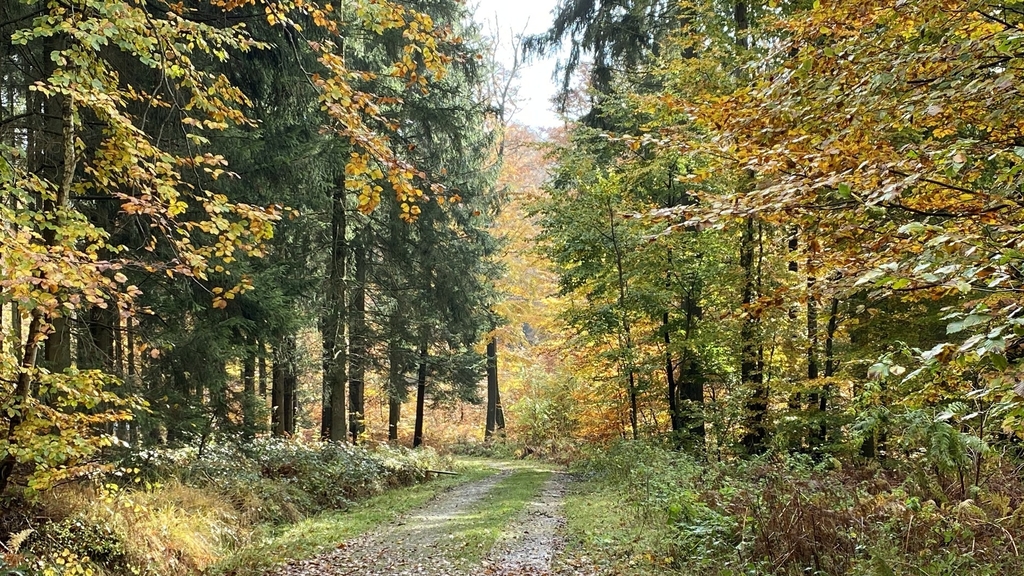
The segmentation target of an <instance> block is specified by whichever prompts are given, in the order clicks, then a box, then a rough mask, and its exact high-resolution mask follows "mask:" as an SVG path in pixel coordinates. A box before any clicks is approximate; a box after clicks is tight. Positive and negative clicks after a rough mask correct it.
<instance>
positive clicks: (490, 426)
mask: <svg viewBox="0 0 1024 576" xmlns="http://www.w3.org/2000/svg"><path fill="white" fill-rule="evenodd" d="M504 430H505V414H504V412H503V410H502V407H501V391H500V389H499V387H498V339H497V338H495V337H493V336H492V337H491V339H490V341H488V342H487V426H486V428H485V430H484V437H485V438H490V437H492V436H494V435H495V434H500V433H502V432H503V431H504Z"/></svg>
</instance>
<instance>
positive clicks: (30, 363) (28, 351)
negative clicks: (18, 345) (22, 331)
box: [0, 310, 43, 495]
mask: <svg viewBox="0 0 1024 576" xmlns="http://www.w3.org/2000/svg"><path fill="white" fill-rule="evenodd" d="M42 320H43V316H42V313H41V312H39V311H38V310H34V311H33V312H32V321H31V322H30V323H29V327H28V339H27V340H26V342H25V355H24V356H23V357H22V358H21V368H22V370H21V373H20V374H19V375H18V380H17V382H16V384H15V387H14V396H13V398H12V400H13V403H12V405H13V406H14V407H15V410H14V412H13V413H12V414H11V415H10V419H9V422H8V426H7V442H8V443H9V444H11V445H14V446H16V445H17V444H16V441H17V439H16V435H15V434H16V432H17V430H18V427H19V426H21V423H22V415H23V410H24V409H23V408H22V407H23V406H25V405H27V404H28V402H29V401H30V397H29V394H30V393H31V390H32V374H33V372H34V370H35V366H36V356H37V352H38V350H39V341H40V340H41V339H42V338H43V321H42ZM15 464H17V458H16V457H15V456H14V454H13V451H10V450H8V451H7V454H6V455H5V456H4V457H3V458H2V459H0V495H2V494H3V493H4V490H5V489H6V488H7V483H8V482H9V481H10V479H11V475H12V474H13V473H14V466H15Z"/></svg>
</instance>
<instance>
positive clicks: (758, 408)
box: [740, 216, 768, 454]
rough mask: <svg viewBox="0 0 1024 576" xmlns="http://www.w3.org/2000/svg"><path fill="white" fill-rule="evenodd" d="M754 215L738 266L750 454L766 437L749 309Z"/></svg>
mask: <svg viewBox="0 0 1024 576" xmlns="http://www.w3.org/2000/svg"><path fill="white" fill-rule="evenodd" d="M756 228H757V227H756V225H755V222H754V217H753V216H748V217H747V219H746V223H745V225H744V229H743V236H742V238H741V239H740V268H742V270H743V296H742V298H743V300H742V302H743V310H744V317H743V323H742V325H741V326H740V346H741V351H740V354H741V359H740V381H741V382H742V383H743V385H744V386H745V387H746V388H747V389H748V390H749V394H750V396H749V398H748V399H747V404H746V410H747V415H746V428H747V429H746V432H745V434H744V436H743V440H742V443H743V446H744V448H746V450H747V452H748V453H750V454H760V453H762V452H764V450H765V448H766V442H767V440H768V426H767V420H768V388H767V386H765V384H764V374H763V362H764V361H763V357H764V352H763V349H762V347H761V345H760V334H759V333H758V332H759V325H760V319H759V318H758V316H757V314H756V313H755V312H754V311H753V310H752V309H751V308H752V305H753V303H754V300H755V299H756V298H757V292H758V291H757V285H758V278H757V276H758V275H757V268H756V266H757V264H758V263H757V262H756V260H757V258H756V254H755V253H756V251H757V235H756Z"/></svg>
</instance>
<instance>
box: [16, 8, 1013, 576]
mask: <svg viewBox="0 0 1024 576" xmlns="http://www.w3.org/2000/svg"><path fill="white" fill-rule="evenodd" d="M553 16H554V18H553V22H552V24H551V28H550V30H549V31H548V32H547V33H545V34H541V35H537V36H530V37H526V38H523V39H522V55H523V57H524V58H529V57H533V56H537V55H544V54H551V53H559V54H561V55H562V57H563V58H564V61H563V62H562V66H561V69H560V70H561V72H562V74H561V76H560V81H561V82H562V93H561V95H560V97H559V102H558V106H559V109H560V111H561V112H562V113H563V114H564V118H565V124H564V127H562V128H560V129H558V130H552V131H549V132H547V133H544V134H539V133H536V132H533V131H530V130H529V129H527V128H524V127H522V126H517V125H515V124H513V123H511V122H510V121H509V120H508V116H509V110H511V109H512V108H513V107H514V97H515V91H514V90H513V89H512V88H511V87H512V86H513V85H514V80H515V76H516V69H515V65H513V67H512V68H511V69H503V68H502V67H501V66H499V65H498V64H496V63H495V62H494V58H493V54H492V53H491V52H492V50H493V47H492V45H491V44H490V40H489V39H488V38H485V37H483V35H482V34H481V32H480V30H478V28H477V26H476V25H475V24H474V23H473V20H472V15H471V13H470V10H469V8H468V7H467V6H466V5H464V4H462V3H460V2H458V1H456V0H451V1H440V2H438V1H434V2H421V3H416V2H392V1H390V0H373V1H365V2H364V1H361V0H360V1H356V2H348V3H345V4H343V5H339V4H334V3H325V2H308V1H305V0H286V1H283V2H264V1H258V0H204V1H198V0H197V1H188V0H187V1H183V2H178V3H171V2H166V1H145V2H144V1H136V0H125V1H112V0H73V1H65V0H60V1H58V0H48V1H45V2H41V1H36V0H20V1H16V2H15V1H11V2H5V3H4V4H3V5H2V6H0V36H3V38H4V43H3V44H2V50H0V77H2V79H3V80H2V83H0V182H2V183H0V186H2V190H3V196H2V203H0V226H2V234H3V237H2V239H3V241H2V243H0V268H2V275H0V306H2V309H0V318H2V321H0V329H2V332H3V345H2V352H0V381H2V388H0V498H2V499H3V502H4V503H5V510H7V511H10V513H6V512H5V516H4V518H5V520H4V525H3V526H0V537H3V538H0V540H4V541H7V542H8V544H10V541H11V540H10V539H11V538H12V537H14V536H17V535H19V534H24V536H22V537H20V539H19V540H18V545H5V549H6V553H7V554H9V555H11V557H15V556H18V550H17V549H18V548H19V547H20V545H21V543H22V542H21V540H23V539H24V538H29V535H28V532H26V531H25V530H26V529H28V530H32V531H35V530H36V529H37V528H38V527H37V526H35V527H29V526H28V524H31V522H28V523H27V520H26V519H27V518H29V517H30V516H31V515H32V514H34V513H31V512H26V511H28V510H33V509H36V508H33V507H39V506H42V507H43V508H44V509H45V507H46V506H47V505H48V504H46V503H47V502H48V501H49V502H50V504H49V505H51V509H52V502H53V501H54V500H59V499H60V498H58V497H57V496H55V495H57V494H61V490H68V489H72V488H69V487H74V488H73V489H75V490H93V489H98V490H106V488H95V487H93V488H87V486H94V485H95V486H106V485H107V483H108V482H112V483H113V484H112V485H115V486H116V485H118V483H119V482H127V483H129V484H130V483H131V482H133V481H138V482H139V483H142V481H143V480H146V481H147V482H148V481H149V480H154V481H155V480H156V478H155V477H154V478H151V479H147V476H146V475H147V474H151V473H152V474H156V475H167V474H179V472H180V470H181V469H187V468H188V466H195V465H196V462H202V461H203V460H204V457H206V458H207V459H209V458H213V459H214V460H215V461H216V459H217V458H224V459H225V460H226V461H231V460H232V459H233V458H237V459H239V460H238V461H239V462H241V461H243V460H244V461H245V462H250V460H246V459H251V463H252V466H254V468H253V470H258V471H260V472H259V473H260V474H261V475H262V477H265V478H271V479H278V480H279V479H281V478H285V479H290V478H294V477H297V475H299V474H300V472H299V470H298V469H299V468H301V466H300V465H299V464H300V463H301V462H306V463H307V464H309V463H310V462H314V461H315V462H320V464H316V466H321V465H322V466H324V468H319V469H317V468H315V466H314V467H313V468H312V469H311V470H312V471H311V472H309V473H310V474H312V475H314V476H315V475H316V474H326V475H329V474H335V473H340V472H337V470H338V469H336V468H331V467H332V466H342V467H344V466H349V464H345V463H346V462H348V463H351V461H350V460H347V458H356V456H354V455H355V454H359V456H358V458H363V459H365V460H360V462H363V464H365V466H366V467H367V468H366V470H372V473H371V472H367V473H366V474H367V476H366V478H370V477H371V476H373V477H376V476H374V475H376V474H378V473H380V474H384V472H381V471H382V470H390V469H389V468H388V467H387V466H388V465H386V462H388V461H391V460H388V459H389V458H391V459H394V461H401V462H403V464H401V465H400V466H399V465H397V464H396V466H397V468H395V469H394V470H392V472H389V473H388V474H392V475H391V476H387V477H388V478H390V480H388V481H387V482H384V483H383V484H373V485H374V486H375V487H374V488H370V487H368V486H369V485H370V484H367V485H366V486H364V485H363V484H359V482H363V481H364V478H363V477H362V476H359V477H358V478H359V480H358V482H356V483H355V484H353V485H357V486H360V487H359V488H358V489H356V488H353V489H352V490H351V493H349V494H346V498H348V497H349V496H351V497H353V498H355V497H356V496H365V495H367V494H370V493H374V492H376V491H378V489H383V487H384V485H385V484H387V483H388V482H394V483H408V482H413V481H414V480H417V479H422V477H421V476H425V472H424V471H425V470H426V469H427V468H428V467H430V466H435V467H436V466H438V465H439V462H437V461H433V460H431V458H435V457H437V456H436V453H435V452H419V453H412V452H407V451H402V450H398V449H397V448H388V449H383V448H382V450H395V452H393V453H391V452H388V453H386V454H385V455H384V456H381V455H380V454H378V453H375V452H373V450H372V446H374V445H376V444H377V443H379V442H388V443H390V444H392V445H394V446H397V445H407V446H409V447H412V448H416V447H420V446H421V445H423V444H424V443H426V444H427V445H429V446H432V447H434V448H439V449H441V450H442V451H453V450H454V451H456V452H463V453H476V452H489V453H492V454H493V453H495V452H499V453H502V454H505V455H513V454H514V455H517V456H528V455H530V456H539V457H546V458H551V459H555V460H558V461H561V462H573V463H576V465H578V466H579V467H580V469H581V470H587V471H588V474H589V476H588V478H591V480H592V481H593V482H596V484H593V485H592V486H591V488H592V490H593V493H592V494H591V497H592V499H593V500H594V501H598V502H599V501H601V498H606V499H608V501H614V500H615V499H616V498H620V497H622V495H625V497H627V498H628V499H629V501H630V502H632V503H633V504H635V506H634V507H632V508H631V512H630V513H632V514H635V515H638V516H639V517H642V518H645V519H654V521H653V522H652V524H653V525H654V526H657V528H654V527H650V528H648V529H646V531H645V533H644V535H643V537H632V539H631V540H630V538H631V537H623V541H624V542H625V541H629V542H632V544H630V545H629V546H634V547H636V546H641V547H644V552H643V554H646V556H643V554H641V553H640V552H638V551H637V550H636V549H634V548H629V546H627V545H626V544H623V546H625V548H623V550H625V551H623V552H622V554H623V555H638V556H642V557H644V558H646V561H647V562H648V563H649V564H651V565H653V566H656V567H659V569H665V570H668V569H675V570H680V571H684V572H683V573H709V574H740V573H779V574H788V573H798V572H799V573H816V574H846V573H858V574H860V573H863V574H868V573H882V574H896V573H899V574H903V573H907V574H911V573H915V574H916V573H926V574H947V573H954V572H955V571H957V570H971V571H972V573H978V574H982V573H1015V571H1019V570H1022V569H1024V568H1022V565H1024V564H1022V562H1021V561H1020V559H1019V554H1018V551H1017V545H1016V541H1015V537H1014V534H1019V533H1020V529H1021V528H1022V526H1021V523H1022V522H1024V520H1022V518H1024V516H1022V514H1024V512H1022V511H1024V507H1022V506H1024V486H1022V485H1021V476H1020V470H1021V467H1020V465H1021V461H1020V458H1021V454H1020V449H1021V448H1020V437H1021V436H1020V434H1021V430H1022V422H1021V420H1022V417H1024V402H1022V399H1024V388H1022V384H1021V382H1022V377H1021V368H1020V359H1021V357H1024V351H1022V350H1024V339H1022V338H1024V318H1022V315H1021V312H1022V308H1021V299H1020V292H1021V290H1022V283H1024V277H1022V272H1021V267H1022V265H1024V264H1022V260H1024V256H1022V254H1024V252H1022V247H1021V245H1020V244H1021V238H1022V234H1021V232H1022V225H1024V224H1022V217H1024V211H1022V206H1024V181H1022V174H1021V171H1022V168H1024V110H1022V109H1021V105H1020V102H1022V101H1024V100H1022V99H1021V94H1020V86H1021V85H1022V84H1021V78H1020V74H1021V66H1020V64H1021V54H1022V44H1024V35H1022V34H1021V30H1022V29H1024V5H1019V4H1017V3H1015V2H1009V3H991V2H987V1H945V0H943V1H939V0H919V1H916V2H910V3H907V2H901V3H896V4H892V3H884V2H876V1H874V0H855V1H852V2H845V3H835V2H824V1H818V0H815V1H814V2H813V3H812V2H803V1H797V2H783V1H778V2H776V1H772V2H768V3H764V4H754V3H749V2H746V1H743V0H735V1H730V2H719V1H717V0H711V1H707V2H705V1H696V2H689V1H684V2H679V3H676V2H660V1H658V2H654V1H646V0H635V1H630V2H626V3H621V2H619V3H612V2H604V1H602V0H564V1H563V2H561V3H560V4H559V5H558V6H557V7H556V8H555V10H554V12H553ZM268 437H281V438H289V439H291V440H290V441H289V442H292V441H294V444H292V443H289V442H284V443H280V444H276V443H273V442H271V443H269V444H267V442H270V441H269V440H268ZM624 441H628V442H625V443H623V442H624ZM353 445H365V446H367V448H366V449H365V452H356V451H354V450H356V448H354V447H353ZM299 446H302V448H299ZM303 450H306V451H308V452H301V451H303ZM294 451H300V452H301V453H302V454H305V456H301V457H300V456H295V454H298V453H299V452H294ZM160 454H162V455H163V456H158V455H160ZM170 454H177V455H178V456H174V457H171V456H168V455H170ZM211 454H212V456H211ZM217 454H220V456H217ZM288 454H292V456H287V455H288ZM346 454H347V456H345V455H346ZM425 454H426V455H425ZM640 454H643V455H645V456H643V457H642V458H638V457H637V456H638V455H640ZM179 457H180V458H181V460H175V458H179ZM289 458H291V460H289ZM303 458H306V459H307V460H302V459H303ZM268 459H269V460H268ZM186 460H187V462H188V464H187V465H186V464H183V463H182V462H185V461H186ZM293 460H294V461H293ZM268 462H270V463H268ZM361 465H362V464H361ZM202 466H206V464H203V465H202ZM310 466H313V465H312V464H310ZM403 466H404V467H406V468H403ZM176 467H177V468H176ZM157 470H160V472H159V474H157V472H156V471H157ZM174 470H178V471H174ZM232 470H234V469H232V468H230V467H228V468H225V469H219V468H218V469H217V470H215V471H213V472H208V473H207V472H204V474H206V476H207V477H208V478H214V477H218V476H217V475H218V474H221V475H225V477H226V476H231V475H232V474H234V475H235V476H238V474H241V472H238V471H232ZM346 470H351V468H346ZM623 470H627V471H628V472H624V471H623ZM346 473H348V472H346ZM360 474H361V473H360ZM418 475H419V476H418ZM186 476H187V475H186ZM199 477H200V475H198V474H197V475H195V477H192V476H188V477H182V478H181V479H180V480H181V481H182V482H183V483H184V484H187V485H190V484H189V483H190V482H191V483H193V484H195V483H196V482H200V480H198V479H197V478H199ZM325 478H326V476H325ZM132 479H134V480H132ZM350 481H351V478H350V479H349V480H345V482H350ZM366 481H367V482H369V480H366ZM338 482H342V481H341V480H338ZM200 483H201V482H200ZM328 484H330V483H328ZM239 490H241V487H239ZM303 490H306V492H304V493H305V494H307V495H308V494H316V495H318V496H315V497H314V496H310V498H312V499H311V500H310V501H309V502H308V506H307V508H306V509H304V508H302V506H299V507H298V508H297V509H296V511H295V514H298V515H299V516H301V515H303V514H305V513H307V512H308V513H311V512H312V511H313V510H316V509H318V508H324V507H329V506H333V505H334V504H336V503H332V502H330V498H331V497H332V496H331V495H330V489H329V486H328V485H323V486H317V487H309V486H307V487H306V488H303ZM317 498H321V499H320V500H318V499H317ZM65 500H66V497H65ZM303 510H305V512H303ZM67 512H68V511H67V510H64V511H63V513H64V517H63V518H58V517H59V516H60V513H57V512H53V513H52V516H53V518H54V519H55V522H59V521H62V520H64V518H70V517H72V516H68V514H67ZM626 512H627V511H622V510H614V509H613V507H609V508H608V509H605V510H604V513H606V514H608V515H612V516H614V515H615V514H625V513H626ZM290 514H291V513H290V512H287V511H285V512H282V511H280V510H278V511H277V512H274V513H273V514H272V516H273V517H272V518H271V517H268V518H263V520H268V521H274V522H283V521H286V520H288V519H289V515H290ZM292 515H294V514H292ZM915 524H916V528H915V527H914V526H915ZM652 534H658V535H660V536H658V537H657V538H654V537H652V536H651V535H652ZM581 538H584V539H585V538H586V536H585V535H584V536H581ZM52 541H55V540H52V539H51V544H52ZM39 546H40V550H42V552H40V554H41V556H40V558H43V560H39V561H40V562H43V564H45V565H46V566H48V568H47V569H52V570H56V572H53V573H63V572H60V570H58V569H57V568H55V566H57V564H53V563H49V564H47V562H49V560H46V559H45V558H47V556H46V554H48V553H50V552H53V550H56V553H61V552H66V551H67V550H66V549H65V550H61V547H62V546H63V545H58V546H54V547H53V550H51V551H50V552H46V551H45V550H44V549H45V546H44V545H43V544H39ZM939 549H945V552H941V553H939V552H938V550H939ZM69 554H70V552H69ZM79 556H81V555H79ZM79 556H76V558H78V557H79ZM18 558H21V557H20V556H18ZM65 560H67V558H65ZM19 561H20V560H19ZM54 562H55V561H54ZM211 562H212V561H210V562H207V564H210V563H211ZM43 564H40V565H43ZM207 564H203V566H199V564H197V565H196V566H199V567H198V568H197V569H203V567H205V566H206V565H207ZM62 565H70V564H66V563H62ZM76 565H77V564H76ZM883 567H884V569H883ZM61 570H63V569H61ZM914 570H917V571H918V572H914ZM687 571H688V572H687ZM67 573H74V572H67ZM158 573H159V572H158ZM182 573H186V572H182Z"/></svg>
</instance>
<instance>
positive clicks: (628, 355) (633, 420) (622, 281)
mask: <svg viewBox="0 0 1024 576" xmlns="http://www.w3.org/2000/svg"><path fill="white" fill-rule="evenodd" d="M608 228H609V230H610V236H611V240H612V249H613V250H614V252H615V269H616V271H617V273H618V281H619V311H620V312H621V314H622V333H621V336H620V338H621V342H622V343H624V344H625V346H624V348H625V350H624V356H625V359H624V361H622V362H621V363H622V365H623V366H624V367H625V371H626V372H627V373H628V375H629V376H628V378H627V382H628V389H627V392H628V395H629V425H630V428H631V429H632V431H633V439H634V440H636V439H637V438H639V437H640V429H639V414H638V411H637V397H636V396H637V393H636V374H635V371H634V369H633V336H632V331H631V328H630V322H629V314H628V313H627V312H626V275H625V272H624V271H623V266H622V249H621V247H620V246H619V237H618V234H617V233H616V230H615V210H614V209H613V208H612V202H611V199H609V200H608Z"/></svg>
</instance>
